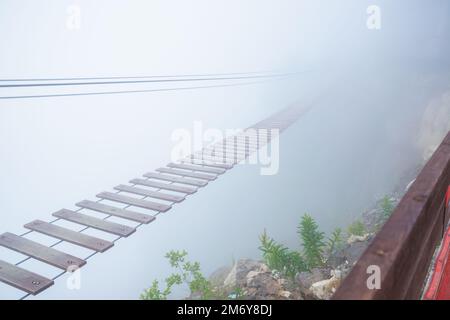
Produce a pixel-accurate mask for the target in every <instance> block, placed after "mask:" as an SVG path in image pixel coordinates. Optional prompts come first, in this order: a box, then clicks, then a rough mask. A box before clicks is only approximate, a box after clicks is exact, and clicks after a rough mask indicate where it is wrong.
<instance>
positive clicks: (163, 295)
mask: <svg viewBox="0 0 450 320" xmlns="http://www.w3.org/2000/svg"><path fill="white" fill-rule="evenodd" d="M166 258H167V259H168V260H169V263H170V266H171V267H172V268H175V269H177V270H178V273H173V274H171V275H170V276H169V277H168V278H166V288H165V289H164V290H161V289H160V288H159V283H158V281H157V280H155V281H153V283H152V285H151V287H150V288H148V289H146V290H145V291H144V292H143V293H142V294H141V299H143V300H166V299H167V298H168V297H169V295H170V294H171V293H172V288H173V286H174V285H181V284H183V283H184V284H186V285H187V286H188V287H189V289H190V290H191V293H194V294H196V295H198V296H199V297H200V299H204V300H208V299H223V298H224V296H223V294H222V293H220V292H217V291H216V290H215V289H214V287H213V286H212V284H211V283H210V281H209V280H208V279H207V278H206V277H205V276H204V275H203V274H202V273H201V270H200V264H199V263H198V262H190V261H188V260H187V252H186V251H170V252H168V253H167V254H166Z"/></svg>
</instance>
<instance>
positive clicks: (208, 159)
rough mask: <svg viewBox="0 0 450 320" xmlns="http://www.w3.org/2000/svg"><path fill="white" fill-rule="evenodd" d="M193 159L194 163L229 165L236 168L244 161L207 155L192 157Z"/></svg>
mask: <svg viewBox="0 0 450 320" xmlns="http://www.w3.org/2000/svg"><path fill="white" fill-rule="evenodd" d="M191 159H192V160H194V161H206V162H209V163H212V164H217V165H229V166H234V165H236V164H238V163H239V162H240V161H241V160H242V159H230V158H223V157H213V156H205V155H192V156H191Z"/></svg>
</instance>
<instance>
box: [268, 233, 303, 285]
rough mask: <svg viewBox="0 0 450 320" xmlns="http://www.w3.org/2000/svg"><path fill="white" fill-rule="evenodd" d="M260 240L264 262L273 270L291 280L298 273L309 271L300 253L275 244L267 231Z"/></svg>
mask: <svg viewBox="0 0 450 320" xmlns="http://www.w3.org/2000/svg"><path fill="white" fill-rule="evenodd" d="M259 240H260V242H261V245H260V247H259V249H260V250H261V251H262V256H263V259H264V262H265V263H266V264H267V266H268V267H269V268H270V269H271V270H274V271H278V272H280V273H281V274H282V275H284V276H287V277H289V278H291V279H293V278H294V277H295V275H296V274H297V273H298V272H302V271H305V270H307V267H306V264H305V262H304V260H303V257H302V256H301V254H300V253H299V252H296V251H291V250H289V248H287V247H286V246H284V245H282V244H279V243H277V242H275V240H273V239H272V238H270V237H269V236H268V235H267V233H266V231H265V230H264V232H263V234H262V235H261V236H260V237H259Z"/></svg>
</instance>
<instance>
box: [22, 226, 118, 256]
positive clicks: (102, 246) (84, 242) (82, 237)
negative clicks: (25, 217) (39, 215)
mask: <svg viewBox="0 0 450 320" xmlns="http://www.w3.org/2000/svg"><path fill="white" fill-rule="evenodd" d="M24 227H25V228H27V229H30V230H34V231H36V232H40V233H43V234H46V235H48V236H50V237H54V238H57V239H60V240H64V241H67V242H70V243H73V244H76V245H79V246H81V247H85V248H88V249H91V250H94V251H98V252H104V251H106V250H108V249H109V248H111V247H112V246H113V245H114V243H113V242H109V241H106V240H103V239H99V238H96V237H92V236H89V235H87V234H84V233H80V232H76V231H73V230H70V229H66V228H63V227H60V226H57V225H54V224H51V223H48V222H44V221H41V220H34V221H32V222H30V223H27V224H26V225H25V226H24Z"/></svg>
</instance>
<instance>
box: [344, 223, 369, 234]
mask: <svg viewBox="0 0 450 320" xmlns="http://www.w3.org/2000/svg"><path fill="white" fill-rule="evenodd" d="M347 232H348V233H349V234H352V235H355V236H363V235H364V234H366V226H365V225H364V223H363V222H362V221H361V220H359V219H358V220H356V221H354V222H353V223H352V224H350V225H349V226H348V229H347Z"/></svg>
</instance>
